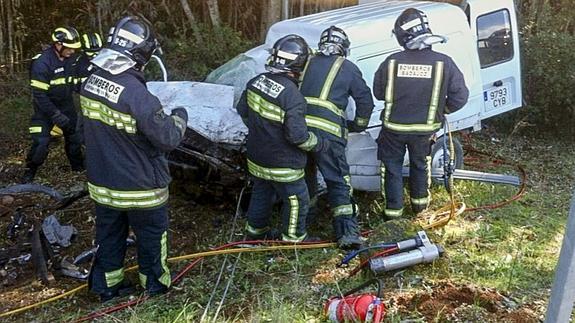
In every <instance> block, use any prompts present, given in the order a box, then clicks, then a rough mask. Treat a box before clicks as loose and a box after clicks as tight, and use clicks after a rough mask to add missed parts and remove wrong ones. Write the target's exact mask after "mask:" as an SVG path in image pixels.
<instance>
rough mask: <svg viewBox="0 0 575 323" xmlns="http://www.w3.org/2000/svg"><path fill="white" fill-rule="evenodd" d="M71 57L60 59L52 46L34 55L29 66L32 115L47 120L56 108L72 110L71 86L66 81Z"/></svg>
mask: <svg viewBox="0 0 575 323" xmlns="http://www.w3.org/2000/svg"><path fill="white" fill-rule="evenodd" d="M71 63H72V60H71V58H67V59H64V60H63V61H61V60H60V59H58V54H57V53H56V50H55V48H54V46H50V47H49V48H47V49H45V50H44V51H42V53H41V54H39V55H38V56H36V57H35V58H34V59H33V61H32V65H31V67H30V86H31V88H32V97H33V106H34V117H33V118H39V119H47V120H49V119H50V118H51V117H52V115H53V114H54V113H56V110H60V111H61V112H64V113H67V112H72V111H74V101H73V97H72V88H71V86H70V84H68V83H67V82H66V79H67V78H68V77H69V76H70V75H71V73H72V71H71V66H72V64H71Z"/></svg>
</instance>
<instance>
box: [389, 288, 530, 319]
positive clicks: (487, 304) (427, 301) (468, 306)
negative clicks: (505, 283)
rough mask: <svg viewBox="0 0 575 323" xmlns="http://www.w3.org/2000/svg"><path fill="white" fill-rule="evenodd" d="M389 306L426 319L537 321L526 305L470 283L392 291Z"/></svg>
mask: <svg viewBox="0 0 575 323" xmlns="http://www.w3.org/2000/svg"><path fill="white" fill-rule="evenodd" d="M386 298H387V299H388V300H389V302H388V307H389V309H393V310H394V311H397V312H399V313H404V314H408V315H409V314H411V313H413V312H418V313H420V314H421V315H422V316H423V317H424V318H425V319H426V320H427V321H429V322H436V321H450V322H458V321H460V320H459V319H458V318H462V317H464V318H466V321H468V320H471V321H474V322H513V323H529V322H538V321H539V317H538V315H537V314H536V312H535V310H533V309H531V306H530V305H529V304H526V305H523V306H521V307H516V308H512V307H510V306H508V305H507V304H508V303H507V302H505V301H506V299H507V298H506V297H505V296H503V295H501V294H500V293H499V292H497V291H496V290H493V289H487V288H479V287H475V286H472V285H455V284H453V283H451V282H440V283H437V284H436V285H435V286H432V287H431V288H430V290H429V291H425V292H415V293H412V292H404V293H393V292H392V293H391V294H388V295H387V296H386Z"/></svg>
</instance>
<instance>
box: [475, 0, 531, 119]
mask: <svg viewBox="0 0 575 323" xmlns="http://www.w3.org/2000/svg"><path fill="white" fill-rule="evenodd" d="M468 4H469V6H470V17H469V18H470V25H471V29H472V31H473V33H474V34H475V35H477V52H478V54H479V62H480V64H481V72H480V73H481V78H482V81H483V108H482V111H481V113H480V117H481V119H486V118H489V117H492V116H494V115H498V114H500V113H503V112H506V111H509V110H512V109H515V108H518V107H520V106H521V103H522V93H521V63H520V52H519V33H518V27H517V19H516V16H515V7H514V4H513V0H500V1H485V0H468Z"/></svg>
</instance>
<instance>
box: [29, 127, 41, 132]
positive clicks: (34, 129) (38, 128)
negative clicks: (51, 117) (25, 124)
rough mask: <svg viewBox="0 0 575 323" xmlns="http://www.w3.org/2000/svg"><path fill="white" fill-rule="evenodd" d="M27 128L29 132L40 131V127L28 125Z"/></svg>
mask: <svg viewBox="0 0 575 323" xmlns="http://www.w3.org/2000/svg"><path fill="white" fill-rule="evenodd" d="M28 130H29V131H30V133H41V132H42V127H30V128H28Z"/></svg>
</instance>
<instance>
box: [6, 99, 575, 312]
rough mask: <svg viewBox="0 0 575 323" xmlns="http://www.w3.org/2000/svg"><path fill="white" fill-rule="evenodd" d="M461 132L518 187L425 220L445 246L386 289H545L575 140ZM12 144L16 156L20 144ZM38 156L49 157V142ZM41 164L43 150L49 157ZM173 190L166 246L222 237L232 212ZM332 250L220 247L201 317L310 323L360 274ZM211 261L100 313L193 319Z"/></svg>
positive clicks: (22, 115)
mask: <svg viewBox="0 0 575 323" xmlns="http://www.w3.org/2000/svg"><path fill="white" fill-rule="evenodd" d="M2 105H3V112H4V113H2V114H0V124H2V125H3V127H2V129H1V130H0V133H1V134H2V139H3V141H4V140H5V141H6V142H14V141H15V140H18V141H21V140H26V141H27V140H28V139H27V138H26V136H27V134H26V132H27V131H26V130H27V126H22V125H27V122H28V118H29V115H30V112H31V106H30V102H29V100H28V99H27V98H21V99H9V100H5V101H4V102H3V104H2ZM24 138H26V139H24ZM472 143H473V145H474V146H475V147H476V148H478V149H480V150H484V151H490V152H492V153H493V154H495V155H498V156H504V157H505V158H506V159H508V160H511V161H513V162H516V163H520V164H522V165H523V166H524V167H525V169H526V170H527V173H528V179H527V183H528V188H527V192H526V194H525V196H524V197H523V198H522V199H521V200H519V201H517V202H514V203H512V204H510V205H507V206H504V207H502V208H497V209H494V210H489V211H478V212H470V213H464V214H463V215H462V216H461V217H460V218H458V219H456V220H455V221H453V222H452V223H450V224H449V225H448V226H446V227H445V228H442V229H439V230H434V231H433V232H432V233H431V235H430V236H431V238H432V240H433V241H434V242H435V243H437V244H439V245H441V246H442V247H443V248H444V249H445V250H446V253H445V255H444V256H443V257H442V258H441V259H440V260H439V261H436V262H434V263H433V264H430V265H422V266H417V267H413V268H409V269H407V270H404V271H402V272H400V273H399V274H398V275H395V276H388V277H387V278H386V282H387V287H386V293H387V294H390V295H393V294H394V293H396V292H398V291H413V292H416V291H425V290H429V291H432V290H433V286H434V284H437V283H440V282H444V281H449V282H452V283H456V284H462V285H473V286H478V287H487V288H495V289H497V290H498V291H500V292H501V293H504V294H505V295H507V296H509V297H510V298H512V299H514V300H515V301H516V302H517V303H519V304H520V305H523V304H527V305H529V304H533V303H534V302H537V301H539V302H540V300H545V299H547V298H548V295H549V289H550V287H551V283H552V280H553V274H554V269H555V265H556V261H557V257H558V254H559V248H560V246H561V242H562V234H563V230H564V226H565V222H566V217H567V213H568V207H569V201H570V197H571V193H572V188H573V184H574V183H575V173H574V170H575V160H573V158H572V156H573V155H574V150H575V149H574V148H573V147H572V145H571V143H567V142H566V143H561V142H556V141H555V140H551V139H537V140H534V139H532V138H529V137H523V136H520V135H514V136H512V137H507V138H502V139H500V140H498V141H497V142H495V141H493V140H492V138H490V137H487V136H485V135H481V134H479V135H473V136H472ZM20 146H21V145H20ZM11 153H12V154H14V153H16V152H14V151H11ZM17 153H19V154H20V155H22V151H19V152H17ZM18 156H19V155H18ZM471 157H473V156H470V158H471ZM11 158H12V159H14V158H16V157H8V159H4V160H3V162H7V163H8V164H9V163H11V161H10V160H11ZM18 158H22V156H20V157H18ZM50 158H54V157H53V154H52V153H51V155H50V157H49V159H50ZM62 161H63V159H62ZM63 162H64V163H65V161H63ZM473 162H474V164H475V165H476V166H477V167H479V166H481V167H486V168H481V169H479V170H486V171H491V172H498V173H514V169H513V168H512V167H509V166H503V165H497V166H490V165H491V164H490V163H489V160H481V159H480V160H476V159H474V160H473ZM48 163H49V164H50V163H53V161H50V160H49V161H48ZM469 168H471V167H469ZM456 189H457V193H458V196H459V197H460V198H462V199H463V200H464V201H465V203H466V204H467V205H468V206H470V207H473V206H480V205H485V204H492V203H496V202H498V201H500V200H502V199H505V198H508V197H510V196H512V195H513V194H515V193H516V191H517V188H515V187H510V186H504V185H495V184H487V183H478V182H463V181H458V182H456ZM432 195H433V198H434V201H433V204H432V207H433V208H439V207H440V206H442V205H444V204H445V203H446V202H447V200H448V196H447V194H446V193H445V191H444V189H443V188H442V187H440V186H434V187H433V188H432ZM356 198H357V200H358V201H359V203H360V209H361V210H365V211H364V213H363V214H362V215H361V219H362V226H363V227H364V228H371V229H375V233H374V234H373V237H372V238H370V241H372V242H375V241H379V240H386V241H389V240H398V239H402V238H405V237H410V236H413V234H414V233H415V232H416V231H417V227H415V226H413V225H411V224H409V222H408V221H403V222H396V221H394V222H391V223H390V222H387V223H384V222H383V221H382V219H381V217H380V216H379V213H380V212H381V206H382V205H383V200H382V199H381V197H379V194H374V193H362V192H357V193H356ZM173 199H174V201H173V202H172V210H173V211H172V213H173V214H176V215H177V216H173V219H174V220H173V221H172V228H173V230H174V233H175V234H176V233H177V234H181V232H186V237H188V236H190V237H192V236H193V237H195V238H194V241H198V242H197V244H195V245H192V246H191V247H190V246H188V247H187V249H186V248H184V247H183V246H174V247H173V251H174V250H176V249H177V250H178V252H180V253H183V252H194V251H199V250H205V249H206V246H208V245H211V246H213V245H218V244H220V243H222V242H223V240H225V239H226V238H227V237H228V235H229V230H230V229H231V225H232V224H231V223H230V222H231V219H232V217H231V216H230V213H231V214H233V211H230V210H228V209H226V208H223V209H222V208H218V207H217V206H215V207H211V206H209V205H208V206H205V205H202V206H193V205H192V206H191V205H190V204H189V201H187V199H186V197H185V196H174V197H173ZM231 204H233V203H231ZM206 208H208V209H209V208H211V211H209V212H212V213H209V212H207V211H206ZM214 214H216V215H214ZM208 215H209V217H208ZM213 216H217V217H218V219H221V220H222V221H223V225H222V226H221V228H219V229H217V230H216V229H208V228H207V226H208V225H209V223H210V221H213V218H210V217H213ZM182 219H185V221H192V220H193V221H194V222H190V223H187V222H186V224H185V225H183V224H181V223H179V222H178V221H183V220H182ZM243 221H244V219H240V221H239V223H238V224H237V226H236V228H243V223H244V222H243ZM329 222H330V221H329V216H327V215H325V216H322V217H320V222H319V223H320V224H319V225H317V226H315V227H314V228H313V229H314V231H313V232H314V233H317V234H318V235H319V236H322V237H328V238H329V237H330V235H331V224H330V223H329ZM190 232H191V233H190ZM188 233H190V235H187V234H188ZM239 234H241V229H237V230H236V235H235V236H236V237H238V235H239ZM190 239H191V238H190ZM190 248H191V249H190ZM342 256H343V253H342V252H340V251H338V250H331V249H325V250H315V251H297V252H295V251H289V252H288V251H284V252H275V253H271V254H245V255H241V256H229V257H228V258H227V262H226V265H225V267H224V268H225V269H224V271H223V278H222V282H221V283H220V285H219V286H218V288H217V289H216V293H215V296H214V299H213V300H212V303H211V306H210V308H209V310H208V311H207V315H206V316H204V317H203V319H204V321H206V322H209V321H216V322H235V321H243V322H320V321H322V320H323V318H322V307H323V304H324V303H325V302H326V301H327V300H328V299H329V298H330V297H332V296H335V295H338V294H340V293H341V292H342V291H346V290H348V289H350V288H352V287H355V286H357V285H359V284H360V283H361V282H363V281H365V279H366V278H367V277H368V276H366V275H357V276H356V277H354V278H353V279H341V280H339V281H337V279H334V277H335V278H339V277H344V276H345V274H344V272H343V273H342V272H337V270H336V269H335V266H334V265H335V264H336V263H338V261H339V260H340V259H341V257H342ZM223 261H224V258H223V257H218V258H210V259H206V260H205V261H204V262H202V264H201V265H199V266H198V267H197V268H195V269H193V270H192V271H191V272H190V273H188V274H187V275H186V276H185V278H184V279H183V281H182V282H181V283H180V284H178V285H176V286H175V287H174V289H173V290H172V291H171V292H170V293H169V294H168V295H166V296H164V297H160V298H155V299H152V300H150V301H148V302H146V303H144V304H141V305H139V306H137V307H134V308H132V309H129V310H124V311H121V312H118V313H114V314H112V315H110V316H107V317H105V318H104V319H103V321H110V322H112V321H113V322H116V321H123V322H190V321H199V320H200V319H202V315H203V313H204V311H205V309H206V304H207V303H208V301H209V299H210V294H211V293H212V291H213V290H214V287H215V282H216V280H217V277H218V273H219V271H220V268H221V266H222V263H223ZM236 261H237V265H236V268H235V271H234V274H233V277H232V271H233V266H234V263H236ZM183 266H184V264H176V265H173V266H172V271H173V272H177V271H178V270H180V269H181V268H183ZM322 277H328V278H331V279H323V278H322ZM133 278H135V277H133ZM232 278H233V280H232V282H231V283H230V285H229V289H228V292H227V296H226V298H225V300H224V304H223V306H222V308H221V310H220V312H219V313H217V317H216V310H217V308H218V304H219V303H218V302H219V301H220V299H221V298H222V295H223V292H224V289H225V287H226V283H227V282H228V281H229V280H230V279H232ZM135 280H136V279H135ZM400 281H401V283H400ZM387 294H386V295H387ZM86 295H88V294H86V293H85V292H82V293H80V294H78V295H76V296H74V297H72V298H69V299H68V300H66V301H61V302H55V303H51V304H49V305H47V306H44V307H42V308H40V309H38V310H34V311H30V312H28V313H26V314H24V315H20V316H18V317H16V319H18V320H31V319H34V320H37V321H53V320H54V319H55V318H58V319H61V320H66V321H68V320H73V319H74V318H79V317H81V316H82V315H86V314H87V313H88V312H90V311H93V310H98V309H102V308H106V307H108V305H106V306H103V305H97V304H96V303H95V302H94V301H93V299H92V298H86ZM482 311H484V309H483V308H482V307H481V306H480V304H471V305H470V306H468V307H466V308H462V309H461V311H460V312H458V313H457V315H459V319H462V320H465V319H468V320H475V319H477V317H481V315H482ZM538 311H539V312H538V314H542V312H541V311H542V310H541V308H539V309H538ZM446 318H447V314H446V313H444V312H442V311H438V312H437V313H436V318H434V319H432V320H431V321H438V322H442V321H445V320H447V319H446ZM405 319H414V320H415V321H417V320H423V319H424V316H423V314H422V313H419V312H418V311H417V309H414V310H412V311H411V312H409V313H406V312H405V311H397V310H395V309H394V308H393V306H390V314H389V315H388V317H387V319H386V321H387V322H401V321H402V320H405Z"/></svg>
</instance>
